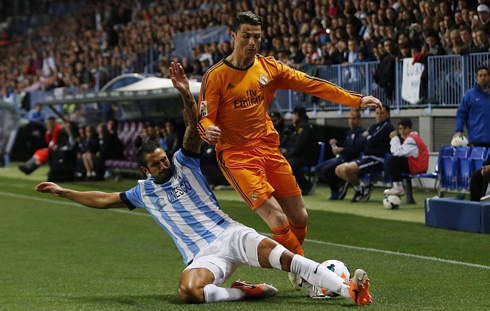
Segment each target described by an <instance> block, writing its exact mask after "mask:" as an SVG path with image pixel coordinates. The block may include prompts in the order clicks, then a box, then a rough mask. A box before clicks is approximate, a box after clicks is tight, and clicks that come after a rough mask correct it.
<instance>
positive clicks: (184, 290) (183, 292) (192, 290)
mask: <svg viewBox="0 0 490 311" xmlns="http://www.w3.org/2000/svg"><path fill="white" fill-rule="evenodd" d="M178 293H179V297H180V299H182V301H183V302H185V303H203V302H204V289H203V288H202V287H195V286H188V285H183V284H180V285H179V289H178Z"/></svg>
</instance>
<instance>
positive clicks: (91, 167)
mask: <svg viewBox="0 0 490 311" xmlns="http://www.w3.org/2000/svg"><path fill="white" fill-rule="evenodd" d="M83 145H84V147H83V151H84V152H83V153H82V161H83V166H84V167H85V172H86V174H87V180H95V179H96V177H97V176H96V175H97V174H96V172H95V168H96V167H95V156H96V154H97V152H98V151H99V139H98V136H97V133H96V131H95V127H93V126H92V125H87V126H85V141H84V142H83Z"/></svg>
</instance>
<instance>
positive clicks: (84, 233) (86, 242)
mask: <svg viewBox="0 0 490 311" xmlns="http://www.w3.org/2000/svg"><path fill="white" fill-rule="evenodd" d="M45 174H46V170H45V169H43V170H38V171H36V172H35V173H34V174H33V175H32V176H29V177H24V176H21V175H20V174H19V173H18V171H17V169H16V168H10V169H4V168H2V169H0V213H1V217H0V310H213V311H218V310H281V311H285V310H352V309H351V308H357V307H356V306H354V305H353V303H352V302H351V301H349V300H347V299H343V298H334V299H327V300H312V299H310V298H308V297H306V293H305V292H304V291H303V292H297V291H295V290H293V289H292V287H291V285H290V284H289V281H288V278H287V275H286V273H284V272H281V271H275V270H269V269H257V268H250V267H241V268H239V269H238V270H237V272H236V273H235V274H234V275H233V276H232V278H231V279H230V280H228V281H227V282H226V283H225V284H224V285H225V286H229V285H230V284H231V282H232V281H234V280H235V279H242V280H246V281H248V282H267V283H272V284H274V286H276V287H277V288H278V289H279V293H278V295H277V296H276V297H273V298H271V299H266V300H261V301H240V302H228V303H215V304H205V305H185V304H183V303H182V302H180V300H179V298H178V296H177V290H176V289H177V285H178V281H179V277H180V273H181V271H182V269H183V268H184V264H183V262H182V259H181V256H180V254H179V252H178V251H177V248H176V247H175V246H174V244H173V242H172V240H171V239H170V237H169V236H167V235H166V233H165V232H164V231H163V230H162V229H161V228H160V227H159V226H158V225H157V224H156V222H155V221H154V220H153V219H152V218H151V217H150V216H149V215H148V214H147V213H146V212H145V211H129V210H124V209H118V210H94V209H89V208H84V207H81V206H79V205H77V204H75V203H72V202H70V201H67V200H63V199H59V198H56V197H54V196H50V195H43V194H38V193H36V192H35V191H34V186H35V185H36V184H37V183H38V182H40V181H42V180H44V179H45V176H46V175H45ZM134 184H135V182H134V181H132V180H125V181H123V182H119V183H118V182H114V181H110V180H109V181H105V182H101V183H71V184H62V185H63V186H67V187H72V188H76V189H79V190H94V189H96V190H101V191H123V190H126V189H129V188H130V187H132V186H133V185H134ZM317 190H318V191H317V194H316V195H314V196H311V197H306V198H305V201H306V205H307V208H308V213H309V216H310V217H309V225H308V235H307V240H306V241H305V244H304V249H305V253H306V255H307V256H308V257H310V258H312V259H314V260H317V261H324V260H326V259H338V260H341V261H343V262H345V263H346V264H347V266H348V267H349V268H350V269H351V271H353V270H354V269H356V268H359V267H361V268H363V269H365V270H366V271H367V272H368V274H369V277H370V279H371V293H372V295H373V304H372V305H370V306H365V307H359V308H362V309H366V310H490V289H489V288H490V235H488V234H473V233H465V232H457V231H450V230H443V229H434V228H429V227H426V226H425V225H424V209H423V200H424V198H425V197H428V196H433V195H434V194H433V193H426V192H421V191H420V192H417V193H416V197H415V198H416V200H417V202H418V203H417V204H416V205H412V206H403V205H402V207H401V208H400V209H399V210H385V209H384V208H383V206H382V189H376V190H375V193H374V195H373V197H372V199H371V200H370V202H367V203H357V204H351V203H350V202H349V201H348V200H344V201H341V202H329V201H327V198H328V191H327V189H326V188H325V187H320V188H319V189H317ZM216 194H217V197H218V199H219V201H220V204H221V207H222V209H223V210H224V211H225V212H227V213H228V214H229V215H231V216H232V217H233V218H234V219H235V220H238V221H240V222H242V223H244V224H246V225H249V226H252V227H254V228H256V229H257V231H259V232H262V233H266V234H268V232H269V230H268V228H267V226H266V225H265V223H264V222H263V221H262V220H261V219H260V218H259V217H258V215H256V214H255V213H253V212H251V211H250V210H249V208H248V207H247V206H246V205H245V204H244V203H243V202H241V200H240V198H239V197H238V196H237V195H236V194H235V193H234V191H226V190H223V191H218V192H217V193H216ZM351 195H352V193H349V194H348V198H350V196H351Z"/></svg>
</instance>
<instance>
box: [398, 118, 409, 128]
mask: <svg viewBox="0 0 490 311" xmlns="http://www.w3.org/2000/svg"><path fill="white" fill-rule="evenodd" d="M398 125H401V126H403V127H405V128H406V127H409V128H412V120H410V119H409V118H402V119H401V120H400V122H398Z"/></svg>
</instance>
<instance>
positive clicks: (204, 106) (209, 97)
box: [197, 70, 221, 145]
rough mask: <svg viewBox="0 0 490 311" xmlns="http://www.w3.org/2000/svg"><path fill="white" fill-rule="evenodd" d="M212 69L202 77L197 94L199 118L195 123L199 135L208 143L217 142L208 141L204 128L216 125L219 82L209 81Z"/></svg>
mask: <svg viewBox="0 0 490 311" xmlns="http://www.w3.org/2000/svg"><path fill="white" fill-rule="evenodd" d="M211 74H212V70H210V71H208V72H206V74H205V75H204V77H203V79H202V83H201V91H200V94H199V113H200V116H201V120H200V121H199V123H198V124H197V129H198V131H199V136H200V137H201V139H202V140H204V141H205V142H207V143H208V144H212V145H215V144H216V143H217V142H215V141H213V142H212V141H209V140H208V138H207V136H206V129H207V128H208V127H209V126H211V125H216V117H217V115H218V108H219V102H220V97H221V96H220V92H219V82H218V81H216V80H213V81H211V80H210V79H211V77H210V76H211Z"/></svg>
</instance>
